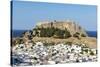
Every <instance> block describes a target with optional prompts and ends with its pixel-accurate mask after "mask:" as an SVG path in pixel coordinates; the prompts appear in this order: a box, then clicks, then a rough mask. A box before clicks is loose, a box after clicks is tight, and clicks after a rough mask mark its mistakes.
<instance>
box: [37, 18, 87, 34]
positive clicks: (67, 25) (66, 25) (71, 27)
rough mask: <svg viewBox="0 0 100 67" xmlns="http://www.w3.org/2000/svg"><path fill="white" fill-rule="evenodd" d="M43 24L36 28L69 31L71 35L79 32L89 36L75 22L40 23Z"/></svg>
mask: <svg viewBox="0 0 100 67" xmlns="http://www.w3.org/2000/svg"><path fill="white" fill-rule="evenodd" d="M40 23H41V24H38V25H36V28H48V27H49V28H51V27H54V28H58V29H61V30H65V29H67V30H68V31H69V32H70V34H71V35H73V34H75V33H76V32H79V33H81V34H84V35H86V36H87V34H86V32H85V30H84V29H83V28H82V27H81V26H79V25H78V24H76V23H75V22H73V21H56V20H55V21H51V22H49V21H46V22H45V21H44V22H40Z"/></svg>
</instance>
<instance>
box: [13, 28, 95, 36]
mask: <svg viewBox="0 0 100 67" xmlns="http://www.w3.org/2000/svg"><path fill="white" fill-rule="evenodd" d="M25 31H27V30H12V37H20V36H22V34H23V33H24V32H25ZM86 32H87V34H88V36H90V37H96V38H97V31H86Z"/></svg>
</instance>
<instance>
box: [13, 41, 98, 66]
mask: <svg viewBox="0 0 100 67" xmlns="http://www.w3.org/2000/svg"><path fill="white" fill-rule="evenodd" d="M28 44H29V46H27V47H26V46H25V45H24V44H20V45H16V46H14V47H13V48H12V59H13V61H16V60H14V59H17V62H15V63H13V65H47V64H63V63H76V62H94V61H97V50H96V49H92V48H88V47H86V45H85V44H81V45H75V44H72V45H69V44H61V43H60V44H56V45H52V46H44V44H43V43H42V42H36V44H33V43H28ZM19 62H20V63H19Z"/></svg>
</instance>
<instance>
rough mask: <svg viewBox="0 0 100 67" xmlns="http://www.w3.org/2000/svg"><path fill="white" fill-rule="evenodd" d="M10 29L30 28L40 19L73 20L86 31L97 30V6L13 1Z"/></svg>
mask: <svg viewBox="0 0 100 67" xmlns="http://www.w3.org/2000/svg"><path fill="white" fill-rule="evenodd" d="M12 8H13V9H12V20H13V21H12V29H13V30H30V29H33V28H34V27H35V25H36V24H37V23H38V22H41V21H53V20H62V21H63V20H73V21H75V22H76V23H78V24H79V25H80V26H82V27H83V28H84V29H85V30H87V31H96V30H97V6H95V5H79V4H60V3H44V2H28V1H13V5H12Z"/></svg>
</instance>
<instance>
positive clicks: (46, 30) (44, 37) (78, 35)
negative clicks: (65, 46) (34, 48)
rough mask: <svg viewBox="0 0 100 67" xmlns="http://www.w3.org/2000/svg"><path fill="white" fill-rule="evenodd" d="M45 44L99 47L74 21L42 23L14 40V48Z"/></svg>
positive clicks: (93, 38)
mask: <svg viewBox="0 0 100 67" xmlns="http://www.w3.org/2000/svg"><path fill="white" fill-rule="evenodd" d="M39 41H41V42H43V43H51V44H57V43H69V44H70V43H72V44H86V45H87V46H89V47H91V48H96V47H97V39H96V38H95V37H89V36H88V35H87V33H86V32H85V30H84V29H83V28H82V27H81V26H79V25H78V24H76V23H75V22H72V21H52V22H41V24H38V25H36V27H35V28H33V29H32V30H30V31H27V32H24V33H23V35H22V37H16V38H12V46H14V45H17V44H23V43H24V44H25V45H28V44H29V43H34V42H39Z"/></svg>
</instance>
